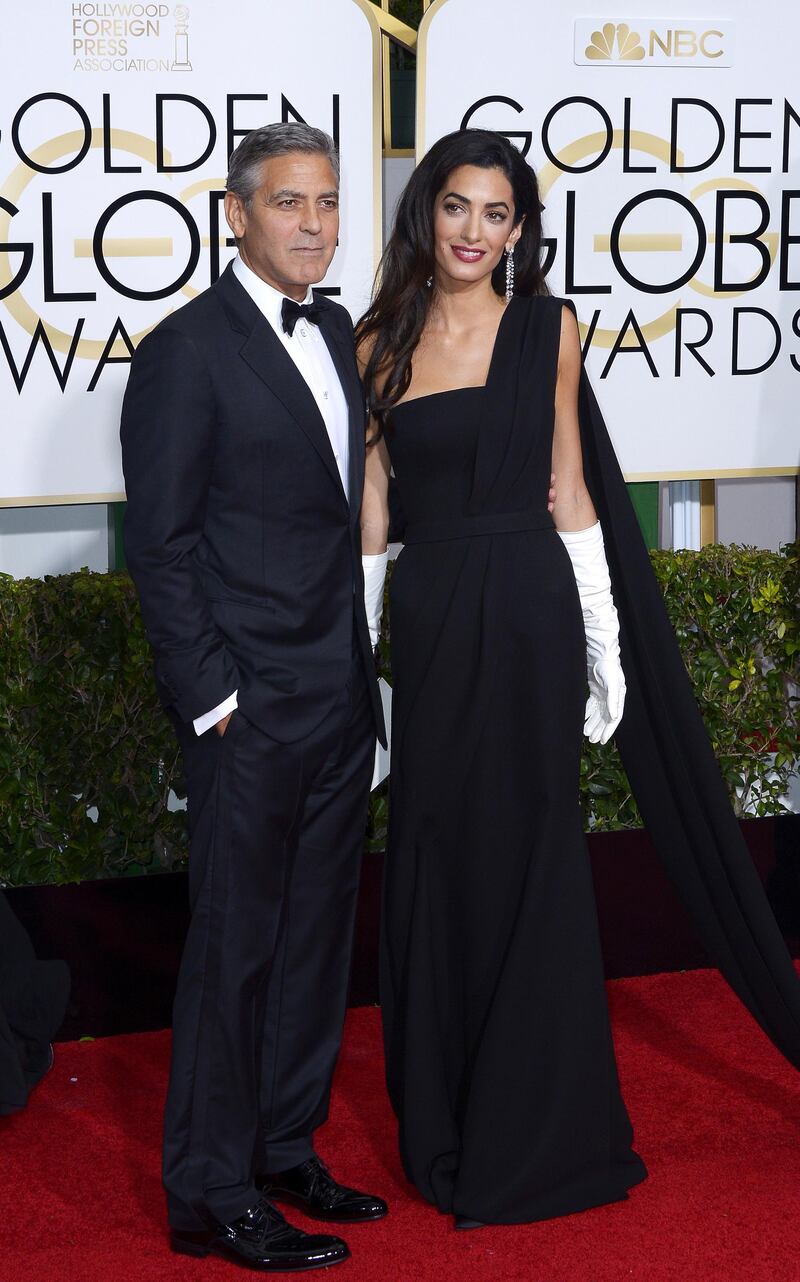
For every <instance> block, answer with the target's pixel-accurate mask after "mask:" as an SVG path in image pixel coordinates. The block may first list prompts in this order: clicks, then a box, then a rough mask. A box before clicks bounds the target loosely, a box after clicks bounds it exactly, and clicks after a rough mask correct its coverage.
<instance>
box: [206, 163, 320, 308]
mask: <svg viewBox="0 0 800 1282" xmlns="http://www.w3.org/2000/svg"><path fill="white" fill-rule="evenodd" d="M225 217H226V218H227V220H228V225H229V226H230V229H231V231H232V232H233V234H234V236H236V238H237V240H238V241H239V253H240V254H241V256H242V259H243V260H244V262H245V263H246V264H247V266H248V267H250V268H251V269H252V271H254V272H255V273H256V275H257V276H260V277H261V279H262V280H265V281H266V282H267V284H268V285H272V286H273V287H274V288H275V289H279V290H280V291H281V293H282V294H287V295H288V296H289V298H294V299H295V300H296V301H297V302H300V301H301V300H302V299H303V298H304V297H305V295H306V293H307V292H308V287H309V285H315V284H316V283H317V282H318V281H321V280H322V278H323V276H324V275H325V273H326V271H327V270H328V267H329V266H330V262H331V259H332V258H333V255H334V251H335V249H336V238H337V236H338V235H339V192H338V189H337V186H336V178H335V176H334V173H333V170H332V169H331V165H330V161H329V160H328V159H327V157H326V156H323V155H321V154H319V153H316V152H312V153H310V154H306V153H305V152H300V151H293V152H289V153H288V154H287V155H285V156H272V157H270V159H269V160H265V161H264V164H263V166H262V169H261V185H260V186H259V187H258V188H257V190H256V192H255V193H254V195H253V201H252V204H251V207H250V210H249V211H248V210H246V209H245V207H244V203H243V201H242V200H241V199H240V198H239V196H237V195H236V193H235V192H231V191H229V192H227V193H226V196H225Z"/></svg>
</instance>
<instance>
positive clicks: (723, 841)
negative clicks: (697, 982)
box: [570, 304, 800, 1068]
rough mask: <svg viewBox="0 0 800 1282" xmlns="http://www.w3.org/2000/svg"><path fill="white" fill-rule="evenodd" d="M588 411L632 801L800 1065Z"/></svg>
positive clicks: (752, 895)
mask: <svg viewBox="0 0 800 1282" xmlns="http://www.w3.org/2000/svg"><path fill="white" fill-rule="evenodd" d="M570 306H571V304H570ZM573 310H574V308H573ZM579 409H580V426H581V440H582V447H583V464H584V474H585V477H586V481H587V485H588V488H589V491H590V493H591V496H592V501H593V502H594V505H595V508H596V509H597V513H598V516H599V518H600V522H601V524H602V528H603V537H604V540H605V546H606V555H607V557H608V562H609V568H610V571H611V581H612V588H613V593H614V600H615V602H616V605H617V609H618V611H619V616H620V631H621V651H622V665H623V668H624V670H625V678H626V682H627V686H628V693H627V697H626V701H625V715H624V716H623V719H622V722H621V724H620V727H619V729H618V730H617V733H616V742H617V745H618V747H619V751H620V755H621V757H622V761H623V764H624V766H625V770H626V772H627V775H628V779H629V780H630V784H631V788H632V790H633V794H634V796H635V798H636V802H637V805H638V806H639V810H640V812H641V814H642V818H643V819H644V822H645V825H646V827H647V829H648V832H649V833H650V836H651V837H652V840H653V843H654V845H655V847H656V850H657V852H658V855H659V858H660V860H661V862H662V864H663V866H664V868H665V870H666V872H667V874H668V876H669V878H670V880H671V881H672V884H673V885H674V887H675V889H676V890H677V892H678V894H679V895H680V897H681V899H682V900H683V902H684V904H685V906H686V908H687V909H688V910H689V912H690V914H691V916H692V918H693V921H694V924H695V927H696V929H697V932H698V935H699V936H700V938H701V940H702V942H703V944H704V945H705V947H706V948H707V950H708V952H709V955H710V956H711V958H712V959H713V961H714V962H715V963H716V965H717V966H718V967H719V969H720V970H721V972H722V974H723V975H724V976H725V978H726V979H727V981H728V983H729V984H730V985H731V987H732V988H733V989H734V991H735V992H736V993H737V995H738V996H739V997H740V998H741V1000H742V1001H743V1002H744V1003H745V1005H746V1006H747V1008H748V1009H749V1010H750V1011H751V1013H752V1014H753V1015H754V1016H755V1018H756V1019H757V1020H758V1022H759V1023H760V1024H761V1026H762V1028H763V1029H764V1031H765V1032H766V1033H767V1034H768V1036H769V1037H770V1038H771V1039H772V1041H773V1042H774V1043H775V1045H776V1046H777V1047H778V1048H779V1049H780V1050H781V1051H782V1052H783V1054H784V1055H785V1056H786V1058H787V1059H788V1060H790V1062H791V1063H792V1064H794V1065H795V1066H796V1067H799V1068H800V981H799V980H798V977H797V975H796V973H795V970H794V967H793V965H792V962H791V958H790V957H789V954H788V951H787V948H786V945H785V943H784V940H783V938H782V936H781V933H780V931H779V929H778V926H777V924H776V921H775V917H774V915H773V912H772V909H771V908H770V906H769V903H768V901H767V898H766V895H765V893H764V890H763V887H762V885H761V882H760V880H759V877H758V874H757V873H756V870H755V867H754V865H753V861H752V858H751V856H750V853H749V851H748V849H747V846H746V845H745V842H744V839H743V837H742V835H741V831H740V829H739V825H738V822H737V820H736V817H735V815H734V813H733V810H732V808H731V804H730V800H729V798H728V793H727V789H726V787H725V783H724V781H723V778H722V775H721V773H720V770H719V767H718V765H717V762H716V758H715V757H714V752H713V749H712V747H711V743H710V741H709V738H708V735H707V733H706V729H705V726H704V724H703V720H702V717H701V715H700V712H699V709H698V707H697V704H696V702H695V699H694V695H693V693H692V689H691V685H690V683H689V678H688V675H687V673H686V668H685V666H684V663H683V659H682V657H681V653H680V649H679V647H678V643H677V640H676V637H675V633H674V631H673V628H672V625H671V624H670V621H669V618H668V615H667V611H666V608H665V605H664V601H663V598H662V595H661V591H660V588H659V586H658V583H657V581H656V578H655V574H654V572H653V568H652V566H651V564H650V557H649V555H648V552H647V549H646V547H645V544H644V540H643V538H642V535H641V532H640V529H639V523H638V520H637V518H636V514H635V512H634V509H633V505H632V503H631V501H630V498H629V496H628V492H627V488H626V485H625V481H624V478H623V476H622V472H621V471H620V467H619V464H618V462H617V458H616V455H615V453H614V450H613V447H612V444H611V440H610V437H609V434H608V430H607V428H606V425H605V423H604V421H603V416H602V414H601V412H600V408H599V406H598V403H597V399H596V397H595V395H594V392H593V391H592V388H591V386H590V384H589V380H588V378H587V377H586V374H585V373H584V374H583V376H582V378H581V388H580V405H579Z"/></svg>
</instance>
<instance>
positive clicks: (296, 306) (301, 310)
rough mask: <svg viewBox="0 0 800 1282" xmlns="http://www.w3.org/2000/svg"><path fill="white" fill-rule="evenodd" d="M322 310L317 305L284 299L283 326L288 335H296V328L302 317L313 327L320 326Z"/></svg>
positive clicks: (282, 310)
mask: <svg viewBox="0 0 800 1282" xmlns="http://www.w3.org/2000/svg"><path fill="white" fill-rule="evenodd" d="M321 314H322V308H321V307H319V306H318V305H317V304H316V303H295V302H293V301H292V299H291V298H284V300H283V302H282V304H281V324H282V325H283V328H284V329H285V331H286V333H287V334H289V335H291V334H293V333H294V327H295V325H296V324H297V322H298V321H299V320H300V318H301V317H302V319H303V320H307V321H310V322H311V324H312V325H319V318H320V316H321Z"/></svg>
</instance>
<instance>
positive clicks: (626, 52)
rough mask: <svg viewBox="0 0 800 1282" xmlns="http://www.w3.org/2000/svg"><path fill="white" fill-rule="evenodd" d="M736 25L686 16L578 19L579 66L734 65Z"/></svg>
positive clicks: (576, 20)
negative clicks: (602, 19)
mask: <svg viewBox="0 0 800 1282" xmlns="http://www.w3.org/2000/svg"><path fill="white" fill-rule="evenodd" d="M734 41H735V30H734V23H732V22H718V21H717V20H716V19H709V20H707V21H705V22H704V21H702V20H698V19H696V18H686V19H678V18H671V19H661V20H657V19H651V20H648V19H642V18H641V17H638V18H634V19H631V21H630V22H627V21H625V20H624V19H620V20H616V19H609V20H608V21H607V22H604V23H603V24H602V26H600V27H598V26H597V19H596V18H576V19H575V62H576V63H577V64H578V66H584V67H590V66H603V65H605V66H623V67H625V66H627V67H636V66H639V67H687V66H689V67H730V66H732V65H733V50H734Z"/></svg>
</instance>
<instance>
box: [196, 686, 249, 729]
mask: <svg viewBox="0 0 800 1282" xmlns="http://www.w3.org/2000/svg"><path fill="white" fill-rule="evenodd" d="M238 696H239V691H238V690H234V692H233V694H231V695H228V698H227V699H226V700H225V702H224V703H220V704H218V705H217V707H216V708H212V709H211V711H210V712H204V713H203V715H202V717H195V719H194V721H193V722H192V725H193V726H194V732H195V734H205V732H206V730H210V729H211V727H212V726H215V725H216V724H217V722H218V721H221V720H222V718H223V717H227V715H228V713H229V712H233V710H234V708H238V707H239V698H238Z"/></svg>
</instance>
